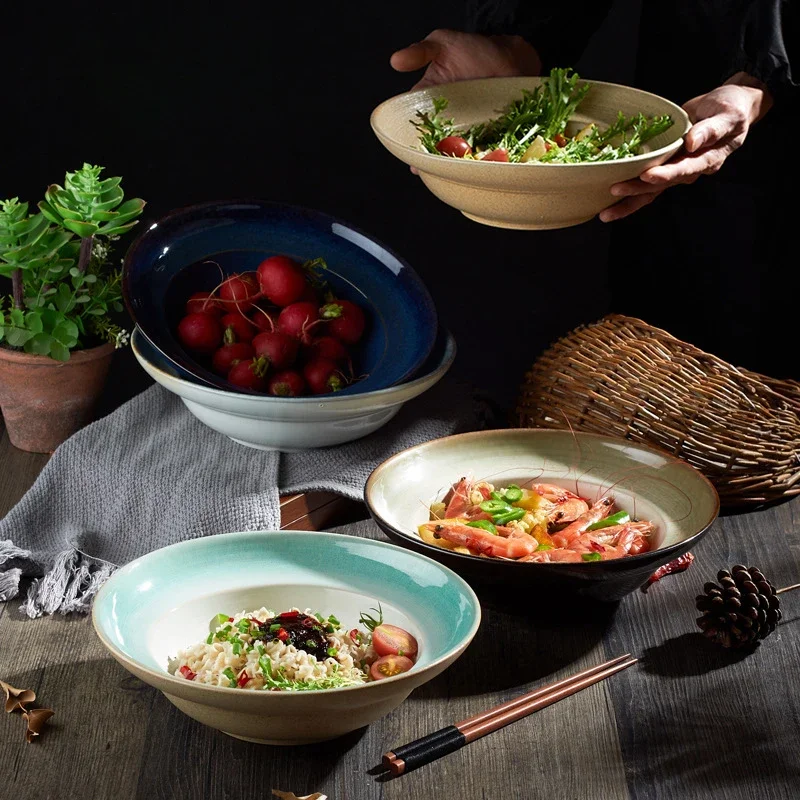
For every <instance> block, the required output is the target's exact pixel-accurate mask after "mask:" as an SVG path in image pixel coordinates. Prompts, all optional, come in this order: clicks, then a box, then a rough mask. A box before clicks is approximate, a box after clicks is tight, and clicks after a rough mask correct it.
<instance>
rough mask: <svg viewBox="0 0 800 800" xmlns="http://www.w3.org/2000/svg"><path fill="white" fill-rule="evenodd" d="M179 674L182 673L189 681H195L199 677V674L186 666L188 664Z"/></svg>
mask: <svg viewBox="0 0 800 800" xmlns="http://www.w3.org/2000/svg"><path fill="white" fill-rule="evenodd" d="M178 672H180V674H181V675H183V677H184V678H186V680H187V681H193V680H194V679H195V678H196V677H197V673H196V672H192V671H191V670H190V669H189V667H187V666H186V664H184V665H183V666H182V667H181V668H180V669H179V670H178Z"/></svg>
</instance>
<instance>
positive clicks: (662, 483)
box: [365, 429, 719, 600]
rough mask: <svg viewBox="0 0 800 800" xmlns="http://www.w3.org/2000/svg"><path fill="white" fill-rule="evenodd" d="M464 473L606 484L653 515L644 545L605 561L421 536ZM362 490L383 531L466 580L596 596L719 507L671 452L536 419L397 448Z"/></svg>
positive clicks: (586, 489) (599, 487)
mask: <svg viewBox="0 0 800 800" xmlns="http://www.w3.org/2000/svg"><path fill="white" fill-rule="evenodd" d="M463 475H472V476H474V477H475V478H476V479H478V480H488V481H494V482H497V484H499V485H501V486H505V485H508V484H509V483H518V484H520V485H524V484H525V483H528V484H530V482H532V481H539V482H542V483H545V482H546V483H554V484H556V485H558V486H563V487H565V488H568V489H570V490H571V491H573V492H577V493H578V494H580V495H581V496H582V497H586V498H588V499H590V500H596V499H599V497H600V496H602V495H603V493H604V492H607V491H610V492H611V494H613V496H614V498H615V499H616V500H617V502H618V504H619V505H620V507H621V508H623V509H625V510H626V511H628V512H629V513H631V515H632V516H636V517H638V518H640V519H648V520H651V521H652V522H654V523H655V524H656V531H655V533H654V535H653V539H652V545H653V549H651V550H650V551H648V552H646V553H642V554H640V555H636V556H628V557H626V558H621V559H616V560H610V561H596V562H588V563H586V562H581V563H577V564H569V563H565V564H563V563H562V564H530V563H528V564H525V563H518V562H516V561H506V560H503V559H490V558H479V557H476V556H470V555H462V554H460V553H454V552H451V551H449V550H443V549H441V548H438V547H434V546H432V545H429V544H427V543H426V542H424V541H423V540H422V539H420V537H419V535H418V534H417V526H418V525H420V524H421V523H423V522H426V521H427V520H428V507H429V505H430V504H431V503H432V502H435V501H437V500H440V499H441V498H442V497H443V496H444V493H445V492H446V491H447V489H448V488H449V486H450V485H452V484H453V483H455V482H456V481H457V480H458V479H459V478H460V477H462V476H463ZM365 500H366V503H367V507H368V508H369V511H370V514H372V516H373V518H374V519H375V521H376V522H377V523H378V525H380V527H381V528H382V529H383V531H384V532H385V533H386V534H387V535H388V536H389V538H390V539H391V540H392V541H394V542H396V543H397V544H402V545H404V546H406V547H410V548H411V549H413V550H415V551H417V552H420V553H425V554H426V555H428V556H430V557H431V558H435V559H436V560H437V561H441V563H443V564H446V565H447V566H449V567H450V568H451V569H453V570H455V571H456V572H458V573H459V574H461V575H463V576H464V577H465V578H467V579H468V580H470V581H471V582H475V583H476V584H480V583H492V584H504V585H508V586H514V587H516V588H519V589H523V590H530V591H536V590H542V591H546V592H565V593H568V594H578V595H583V596H587V597H591V598H596V599H600V600H617V599H619V598H620V597H623V596H624V595H625V594H628V593H629V592H632V591H633V590H634V589H636V588H638V587H639V586H641V585H642V584H643V583H644V582H645V581H646V580H647V578H648V577H649V576H650V575H651V574H652V573H653V571H654V570H655V569H657V568H658V567H660V566H661V565H662V564H666V563H667V562H668V561H672V560H673V559H675V558H677V557H678V556H680V555H682V554H683V553H686V552H687V551H688V550H690V549H691V548H692V547H694V546H695V545H696V544H697V543H698V542H699V541H700V539H702V537H703V536H704V535H705V533H706V532H707V531H708V529H709V528H710V527H711V525H712V524H713V522H714V520H715V519H716V518H717V514H718V513H719V497H718V496H717V493H716V491H715V489H714V487H713V486H712V485H711V483H710V482H709V481H708V480H707V479H706V478H705V477H704V476H703V475H702V474H701V473H700V472H698V471H697V470H696V469H694V468H693V467H691V466H689V465H688V464H686V463H685V462H683V461H680V460H679V459H677V458H673V457H672V456H669V455H666V454H664V453H660V452H659V451H657V450H654V449H652V448H649V447H645V446H642V445H638V444H633V443H632V442H628V441H626V440H624V439H617V438H613V437H609V436H598V435H596V434H588V433H578V434H575V435H573V434H572V433H571V432H570V431H557V430H544V429H529V430H495V431H479V432H476V433H465V434H460V435H457V436H448V437H445V438H443V439H436V440H434V441H431V442H426V443H424V444H421V445H418V446H416V447H412V448H410V449H408V450H404V451H402V452H400V453H397V454H396V455H394V456H392V457H390V458H389V459H387V460H386V461H385V462H383V464H381V465H380V466H378V467H377V468H376V469H375V471H374V472H373V473H372V475H370V477H369V479H368V481H367V485H366V489H365Z"/></svg>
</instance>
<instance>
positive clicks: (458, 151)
mask: <svg viewBox="0 0 800 800" xmlns="http://www.w3.org/2000/svg"><path fill="white" fill-rule="evenodd" d="M436 149H437V150H438V151H439V152H440V153H441V154H442V155H444V156H451V157H452V158H464V156H466V155H469V154H470V153H471V152H472V148H471V147H470V146H469V142H468V141H467V140H466V139H462V138H461V137H460V136H445V137H444V139H442V140H441V141H440V142H437V143H436Z"/></svg>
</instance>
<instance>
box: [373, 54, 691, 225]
mask: <svg viewBox="0 0 800 800" xmlns="http://www.w3.org/2000/svg"><path fill="white" fill-rule="evenodd" d="M371 124H372V129H373V131H374V132H375V134H376V136H377V137H378V139H379V140H380V141H381V143H382V144H383V145H384V146H385V147H386V148H387V149H388V150H389V151H390V152H391V153H392V154H393V155H394V156H396V157H397V158H399V159H400V160H401V161H403V162H404V163H406V164H408V165H409V166H411V167H414V168H415V169H416V170H417V171H418V172H419V176H420V178H421V179H422V181H423V183H424V184H425V185H426V186H427V187H428V189H430V191H431V192H433V194H434V195H436V197H438V198H439V199H440V200H443V201H444V202H445V203H447V204H448V205H450V206H453V207H454V208H456V209H458V210H459V211H461V212H462V213H463V214H465V215H466V216H467V217H469V218H470V219H473V220H475V221H477V222H481V223H484V224H486V225H492V226H495V227H501V228H520V229H529V230H540V229H548V228H564V227H568V226H571V225H578V224H580V223H582V222H586V221H588V220H590V219H591V218H592V217H594V216H596V215H597V214H598V213H600V211H602V210H603V209H604V208H607V207H608V206H610V205H613V204H614V203H615V202H617V200H618V198H615V197H614V196H613V195H612V194H611V192H610V188H611V186H613V185H614V184H615V183H619V182H622V181H626V180H630V179H632V178H636V177H637V176H639V175H640V174H641V173H642V172H644V171H645V170H646V169H648V168H650V167H653V166H656V165H658V164H662V163H663V162H665V161H666V160H667V159H669V158H670V157H671V156H673V155H674V154H675V153H676V152H677V151H678V150H679V149H680V147H681V145H682V143H683V136H684V135H685V133H686V132H687V131H688V130H689V127H690V122H689V118H688V116H687V115H686V112H685V111H684V110H683V109H682V108H681V107H680V106H678V105H676V104H675V103H672V102H671V101H669V100H667V99H665V98H663V97H659V96H658V95H655V94H651V93H649V92H645V91H642V90H641V89H634V88H632V87H628V86H621V85H618V84H613V83H605V82H601V81H590V80H582V79H581V78H580V76H579V75H578V74H577V73H575V72H574V71H572V70H571V69H553V70H552V71H551V73H550V75H548V76H546V77H535V78H534V77H516V78H485V79H479V80H469V81H459V82H457V83H449V84H443V85H440V86H432V87H428V88H425V89H420V90H417V91H412V92H406V93H405V94H401V95H398V96H396V97H393V98H391V99H389V100H386V101H385V102H383V103H382V104H381V105H379V106H378V107H377V108H376V109H375V110H374V111H373V112H372V116H371Z"/></svg>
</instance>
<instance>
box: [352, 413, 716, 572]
mask: <svg viewBox="0 0 800 800" xmlns="http://www.w3.org/2000/svg"><path fill="white" fill-rule="evenodd" d="M544 433H547V434H561V435H564V436H571V437H577V438H578V439H580V438H591V439H600V440H603V441H606V442H617V443H623V444H625V445H626V446H627V447H636V448H638V449H640V450H644V451H646V452H648V453H652V454H654V455H657V456H659V457H660V458H664V459H666V460H668V461H672V462H673V463H675V464H677V465H678V466H679V468H681V469H685V470H691V472H693V473H694V474H695V476H696V477H699V478H700V479H701V480H702V482H704V483H705V484H706V488H707V489H709V490H710V491H711V493H712V496H713V498H714V509H713V511H712V513H711V514H710V516H709V519H708V520H707V521H705V522H704V523H703V524H702V526H701V527H700V529H699V530H697V531H696V532H695V533H693V534H691V535H690V536H688V537H686V538H685V539H681V541H679V542H675V544H671V545H669V546H668V547H658V548H656V549H655V550H647V551H646V552H644V553H639V554H637V555H635V556H625V558H615V559H612V560H610V561H583V562H581V563H579V564H576V563H574V562H547V563H545V564H538V563H536V562H532V561H529V562H521V561H514V560H511V559H491V561H492V562H493V563H498V562H501V563H503V564H507V565H511V564H513V565H514V566H513V567H511V569H519V568H523V569H524V568H531V567H533V568H541V567H546V568H548V569H563V570H565V571H567V570H570V569H571V570H573V571H574V570H575V569H576V568H577V569H585V570H587V571H592V570H596V571H613V572H617V571H624V570H625V569H626V568H627V567H626V565H631V566H635V565H636V564H638V563H639V562H642V561H648V560H651V559H652V557H653V555H654V554H656V553H661V554H663V555H671V554H672V553H674V552H677V551H679V550H683V551H684V552H686V551H687V550H690V549H691V547H692V546H693V545H694V543H695V542H697V541H698V540H699V539H701V538H702V537H703V536H704V535H705V533H706V531H708V529H709V528H710V527H711V526H712V525H713V524H714V522H715V521H716V519H717V517H718V516H719V510H720V500H719V494H718V493H717V490H716V489H715V488H714V484H713V483H711V481H710V480H709V479H708V478H707V477H706V476H705V475H703V473H702V472H700V470H699V469H696V468H695V467H693V466H692V465H691V464H688V463H687V462H686V461H683V460H681V459H680V458H678V457H677V456H673V455H671V454H670V453H667V452H665V451H663V450H658V449H657V448H655V447H650V446H649V445H646V444H640V443H639V442H632V441H630V440H629V439H623V438H621V437H619V436H606V435H605V434H603V433H589V432H584V431H574V432H573V431H568V430H565V429H563V428H495V429H491V430H484V431H471V432H469V433H456V434H453V435H451V436H441V437H440V438H438V439H431V440H430V441H427V442H422V443H420V444H416V445H413V446H412V447H407V448H406V449H405V450H400V451H399V452H398V453H395V454H394V455H391V456H389V458H387V459H386V460H385V461H383V462H381V463H380V464H378V466H377V467H375V469H374V470H372V472H371V473H370V474H369V477H368V478H367V482H366V484H365V485H364V502H365V503H366V506H367V509H368V510H369V513H370V515H371V516H372V518H373V519H374V520H375V521H376V522H378V520H380V522H378V524H379V525H380V526H381V527H383V526H386V528H388V529H389V530H391V531H393V532H394V533H395V534H397V535H398V536H400V537H402V538H403V539H406V540H408V541H410V542H413V544H414V545H415V546H417V545H419V546H420V547H422V548H425V549H429V550H430V551H431V552H432V553H436V552H443V553H447V555H448V557H449V556H452V557H453V558H458V559H465V560H466V561H468V562H469V563H470V564H474V563H477V562H478V561H480V560H481V557H480V556H473V555H468V554H466V553H456V552H454V551H452V550H444V549H443V548H438V547H435V546H434V545H430V544H428V543H427V542H426V541H424V540H423V539H422V538H420V537H419V536H418V535H417V534H412V533H409V532H408V531H401V530H400V529H399V528H396V527H395V526H394V525H392V524H390V523H389V522H388V521H387V520H386V518H385V517H383V516H382V515H381V514H379V513H378V512H377V510H376V509H375V507H374V506H373V505H372V503H371V502H370V493H371V489H372V486H373V484H374V482H375V481H376V480H377V478H378V477H379V473H380V471H381V470H382V469H384V468H385V467H388V466H389V465H391V464H392V463H393V462H395V461H399V460H401V459H402V458H403V457H405V456H407V455H408V454H409V453H410V452H412V451H414V450H418V449H421V448H424V447H426V446H429V445H433V444H437V443H440V442H444V441H447V440H453V439H460V440H469V439H481V438H487V437H489V436H496V435H498V434H501V435H504V436H509V437H513V436H531V437H532V436H535V435H538V434H544ZM414 552H417V551H414ZM418 555H421V553H418Z"/></svg>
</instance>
